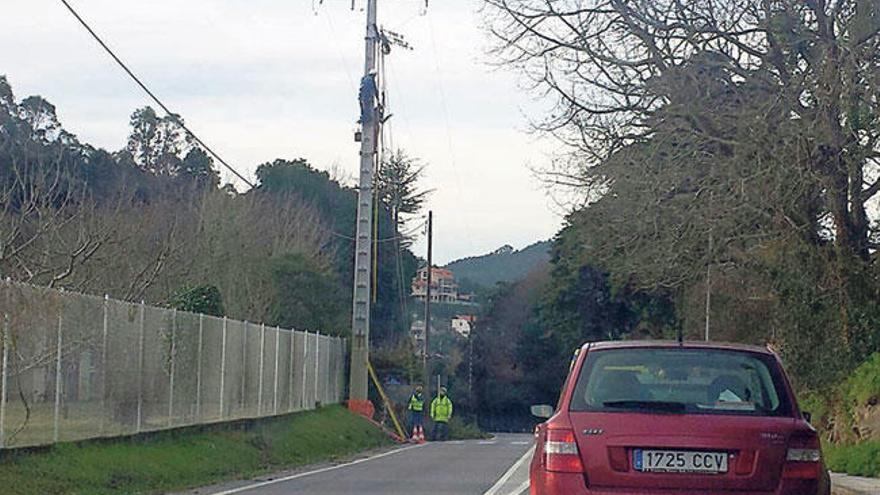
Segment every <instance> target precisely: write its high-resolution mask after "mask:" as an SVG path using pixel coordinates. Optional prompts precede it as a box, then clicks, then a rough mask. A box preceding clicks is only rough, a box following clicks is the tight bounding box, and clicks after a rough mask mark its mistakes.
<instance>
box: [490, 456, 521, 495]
mask: <svg viewBox="0 0 880 495" xmlns="http://www.w3.org/2000/svg"><path fill="white" fill-rule="evenodd" d="M531 457H532V450H531V449H530V450H529V451H528V452H526V453H525V454H523V456H522V457H520V458H519V460H517V461H516V462H515V463H514V464H513V466H510V469H508V470H507V472H506V473H504V475H503V476H501V478H499V479H498V481H496V482H495V484H494V485H492V488H489V490H488V491H486V492H485V493H483V495H519V493H520V492H521V491H522V489H521V488H518V489H517V490H516V491H514V492H512V493H506V494H499V490H501V488H503V487H504V484H505V483H507V480H509V479H510V477H511V476H513V473H515V472H516V470H517V469H519V468H520V466H522V465H523V463H524V462H526V461H528V460H529V459H530V458H531ZM526 486H528V481H526Z"/></svg>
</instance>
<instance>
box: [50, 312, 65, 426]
mask: <svg viewBox="0 0 880 495" xmlns="http://www.w3.org/2000/svg"><path fill="white" fill-rule="evenodd" d="M62 315H63V305H62V306H61V307H60V308H59V309H58V347H57V351H56V359H55V415H54V418H53V422H52V424H53V428H52V442H54V443H58V440H59V438H60V435H61V387H62V385H61V380H62V376H61V348H62V344H61V327H62V324H63V316H62Z"/></svg>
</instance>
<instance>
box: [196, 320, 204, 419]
mask: <svg viewBox="0 0 880 495" xmlns="http://www.w3.org/2000/svg"><path fill="white" fill-rule="evenodd" d="M204 332H205V315H203V314H202V313H199V343H198V347H196V414H195V422H196V423H199V422H201V419H202V346H203V345H204V344H203V343H202V342H203V341H202V339H203V338H204Z"/></svg>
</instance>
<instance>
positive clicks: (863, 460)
mask: <svg viewBox="0 0 880 495" xmlns="http://www.w3.org/2000/svg"><path fill="white" fill-rule="evenodd" d="M822 451H823V454H824V455H825V462H826V464H827V465H828V469H830V470H832V471H834V472H838V473H846V474H851V475H854V476H868V477H873V478H880V442H878V441H869V442H862V443H857V444H839V445H834V444H826V445H823V447H822Z"/></svg>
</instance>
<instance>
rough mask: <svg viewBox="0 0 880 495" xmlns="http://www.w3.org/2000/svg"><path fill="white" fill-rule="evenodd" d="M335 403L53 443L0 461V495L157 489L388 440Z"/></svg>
mask: <svg viewBox="0 0 880 495" xmlns="http://www.w3.org/2000/svg"><path fill="white" fill-rule="evenodd" d="M390 443H391V441H390V440H389V439H388V437H387V436H386V435H385V434H384V433H383V432H382V431H380V430H379V429H378V428H376V427H375V426H373V425H372V424H370V423H369V422H367V421H365V420H364V419H362V418H360V417H359V416H357V415H355V414H353V413H351V412H349V411H348V410H346V409H345V408H343V407H340V406H330V407H325V408H322V409H320V410H318V411H309V412H302V413H297V414H292V415H289V416H284V417H279V418H271V419H265V420H258V421H252V422H244V423H238V424H234V425H218V426H211V427H205V428H193V429H185V430H178V431H168V432H161V433H157V434H152V435H149V436H147V437H143V438H127V439H117V440H112V441H94V442H83V443H75V444H59V445H56V446H54V447H51V448H49V449H46V450H43V451H33V452H15V451H13V452H10V453H6V454H5V455H4V456H3V458H2V459H0V487H2V489H0V491H2V493H3V494H4V495H19V494H21V495H24V494H34V493H40V494H45V495H56V494H58V495H61V494H90V495H91V494H96V495H100V494H119V493H126V494H127V493H162V492H166V491H170V490H180V489H184V488H188V487H194V486H201V485H208V484H212V483H217V482H220V481H225V480H231V479H241V478H249V477H253V476H256V475H259V474H262V473H266V472H269V471H272V470H279V469H285V468H290V467H296V466H301V465H305V464H311V463H315V462H322V461H328V460H333V459H336V458H339V457H344V456H347V455H351V454H354V453H356V452H360V451H363V450H366V449H369V448H374V447H379V446H383V445H388V444H390Z"/></svg>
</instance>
